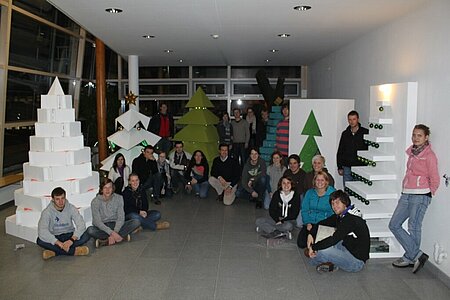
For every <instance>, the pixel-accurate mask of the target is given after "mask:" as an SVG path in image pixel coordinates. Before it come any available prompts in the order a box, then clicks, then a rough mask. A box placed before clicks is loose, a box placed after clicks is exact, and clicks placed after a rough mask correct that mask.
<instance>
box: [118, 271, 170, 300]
mask: <svg viewBox="0 0 450 300" xmlns="http://www.w3.org/2000/svg"><path fill="white" fill-rule="evenodd" d="M149 273H153V272H149ZM168 284H169V281H168V280H167V279H163V278H158V277H153V278H148V277H146V276H145V275H142V276H136V275H131V276H127V277H126V278H125V279H124V281H123V283H122V285H121V286H120V287H119V288H118V289H117V290H116V291H115V293H114V295H113V297H112V299H152V300H153V299H154V300H157V299H162V298H163V296H164V293H165V292H166V289H167V286H168Z"/></svg>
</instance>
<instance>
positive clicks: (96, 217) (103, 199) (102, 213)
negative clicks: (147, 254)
mask: <svg viewBox="0 0 450 300" xmlns="http://www.w3.org/2000/svg"><path fill="white" fill-rule="evenodd" d="M91 211H92V226H90V227H89V228H88V229H87V231H88V233H89V235H90V236H91V237H93V238H94V239H95V247H96V248H98V247H100V246H107V245H108V246H111V245H114V244H115V243H120V242H122V241H123V240H124V239H125V240H127V241H130V240H131V237H130V233H132V232H133V231H134V230H136V229H137V228H138V227H139V226H141V223H140V222H139V220H136V219H130V220H128V221H125V212H124V210H123V198H122V196H121V195H119V194H116V193H114V184H113V182H112V181H111V179H109V178H106V179H105V180H104V181H103V182H102V183H101V184H100V191H99V193H98V195H97V196H96V197H95V198H94V199H93V200H92V202H91Z"/></svg>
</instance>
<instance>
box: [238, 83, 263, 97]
mask: <svg viewBox="0 0 450 300" xmlns="http://www.w3.org/2000/svg"><path fill="white" fill-rule="evenodd" d="M260 94H261V91H260V89H259V86H258V84H257V83H233V95H260Z"/></svg>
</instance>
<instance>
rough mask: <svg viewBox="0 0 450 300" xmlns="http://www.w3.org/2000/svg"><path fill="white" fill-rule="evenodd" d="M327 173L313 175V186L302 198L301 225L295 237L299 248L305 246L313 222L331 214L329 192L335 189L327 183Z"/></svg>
mask: <svg viewBox="0 0 450 300" xmlns="http://www.w3.org/2000/svg"><path fill="white" fill-rule="evenodd" d="M328 180H329V178H328V175H327V173H325V172H323V171H319V172H317V174H316V175H315V176H314V188H312V189H309V190H307V191H306V194H305V196H304V197H303V200H302V205H301V207H302V209H301V214H302V220H303V227H302V229H301V230H300V233H299V234H298V238H297V245H298V247H299V248H301V249H303V248H306V241H307V238H308V234H309V233H310V231H311V229H312V227H313V225H314V224H317V223H319V222H320V221H322V220H324V219H326V218H328V217H329V216H332V215H333V214H334V213H333V209H332V208H331V205H330V194H331V193H332V192H334V191H335V190H336V189H335V188H334V187H332V186H330V185H328Z"/></svg>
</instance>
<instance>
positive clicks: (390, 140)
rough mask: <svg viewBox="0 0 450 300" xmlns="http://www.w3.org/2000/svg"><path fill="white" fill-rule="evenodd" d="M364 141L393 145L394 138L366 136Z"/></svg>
mask: <svg viewBox="0 0 450 300" xmlns="http://www.w3.org/2000/svg"><path fill="white" fill-rule="evenodd" d="M364 139H366V140H369V141H372V142H376V143H393V142H394V137H393V136H379V135H374V134H370V133H369V134H365V135H364Z"/></svg>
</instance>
